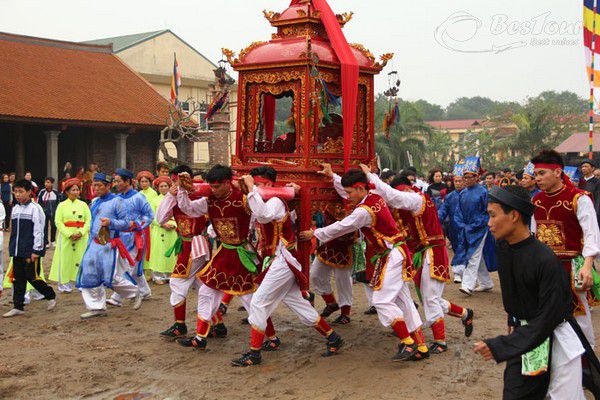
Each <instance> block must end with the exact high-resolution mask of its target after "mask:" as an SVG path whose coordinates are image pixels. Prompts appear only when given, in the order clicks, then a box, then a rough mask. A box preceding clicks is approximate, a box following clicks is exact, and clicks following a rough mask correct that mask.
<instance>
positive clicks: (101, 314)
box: [80, 310, 108, 319]
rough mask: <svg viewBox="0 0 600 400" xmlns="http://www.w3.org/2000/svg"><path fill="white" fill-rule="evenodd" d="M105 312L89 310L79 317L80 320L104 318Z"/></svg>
mask: <svg viewBox="0 0 600 400" xmlns="http://www.w3.org/2000/svg"><path fill="white" fill-rule="evenodd" d="M107 315H108V314H107V313H106V310H91V311H88V312H86V313H83V314H81V315H80V318H81V319H90V318H95V317H106V316H107Z"/></svg>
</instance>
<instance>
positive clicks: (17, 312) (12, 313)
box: [2, 308, 25, 318]
mask: <svg viewBox="0 0 600 400" xmlns="http://www.w3.org/2000/svg"><path fill="white" fill-rule="evenodd" d="M23 314H25V311H22V310H19V309H18V308H13V309H12V310H10V311H9V312H7V313H5V314H4V315H3V316H2V318H11V317H16V316H18V315H23Z"/></svg>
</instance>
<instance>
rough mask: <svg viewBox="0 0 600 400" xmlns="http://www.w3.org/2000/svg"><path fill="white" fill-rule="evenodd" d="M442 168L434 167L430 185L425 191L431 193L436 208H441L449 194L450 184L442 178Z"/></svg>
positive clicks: (430, 174) (430, 176)
mask: <svg viewBox="0 0 600 400" xmlns="http://www.w3.org/2000/svg"><path fill="white" fill-rule="evenodd" d="M442 178H443V175H442V170H441V169H434V170H432V171H431V172H430V173H429V179H428V181H429V186H428V187H427V190H426V191H425V193H426V194H428V195H429V197H430V198H431V200H432V201H433V204H435V208H436V209H438V210H439V209H440V207H441V206H442V203H443V202H444V198H445V197H446V194H448V186H446V184H445V183H444V182H443V180H442Z"/></svg>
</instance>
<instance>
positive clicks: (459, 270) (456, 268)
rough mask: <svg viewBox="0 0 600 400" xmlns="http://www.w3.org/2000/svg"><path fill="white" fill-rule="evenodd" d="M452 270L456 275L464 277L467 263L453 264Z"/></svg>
mask: <svg viewBox="0 0 600 400" xmlns="http://www.w3.org/2000/svg"><path fill="white" fill-rule="evenodd" d="M452 272H453V273H454V275H458V276H460V277H461V278H462V276H463V272H465V265H464V264H458V265H453V266H452Z"/></svg>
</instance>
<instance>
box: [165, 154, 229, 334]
mask: <svg viewBox="0 0 600 400" xmlns="http://www.w3.org/2000/svg"><path fill="white" fill-rule="evenodd" d="M184 172H187V173H188V174H189V175H190V176H191V175H192V169H191V168H190V167H188V166H186V165H182V166H179V167H176V168H174V169H173V170H172V171H171V175H172V176H173V178H174V182H175V180H176V179H177V177H178V175H179V174H180V173H184ZM159 179H160V178H159ZM177 190H178V189H177V185H176V184H173V185H172V186H171V190H170V192H169V193H167V194H166V196H165V198H164V200H163V201H162V202H161V203H160V205H159V206H158V209H157V210H156V220H157V221H158V223H159V224H161V225H163V224H165V223H167V222H168V221H169V220H170V219H171V218H175V222H176V223H177V233H178V234H179V237H178V239H177V241H176V242H175V245H174V246H173V249H171V250H169V251H174V252H175V253H176V254H177V261H176V262H175V267H174V269H173V273H172V274H171V279H170V280H169V286H170V288H171V297H170V301H171V306H172V307H173V314H174V316H175V323H174V324H173V325H172V326H171V327H170V328H169V329H167V330H165V331H163V332H161V333H160V334H161V336H162V337H164V338H166V339H171V340H172V339H177V338H179V337H182V336H185V335H186V334H187V331H188V330H187V325H186V324H185V312H186V297H187V295H188V292H189V291H190V289H191V288H192V286H194V285H195V284H198V283H199V281H198V279H197V278H196V274H197V273H198V272H199V271H200V270H201V269H202V268H203V267H204V266H205V265H206V263H207V262H208V260H209V259H210V247H209V244H208V242H207V240H206V237H205V236H204V235H205V234H206V225H207V219H206V216H201V217H196V218H193V217H190V216H189V215H187V214H185V213H184V212H183V211H181V209H180V208H179V206H177ZM190 198H192V199H194V200H195V199H197V198H199V195H197V194H196V193H194V194H192V195H190ZM214 330H215V333H216V334H218V336H224V335H225V334H226V333H227V329H226V328H225V325H223V324H222V323H219V324H216V325H215V327H214Z"/></svg>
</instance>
